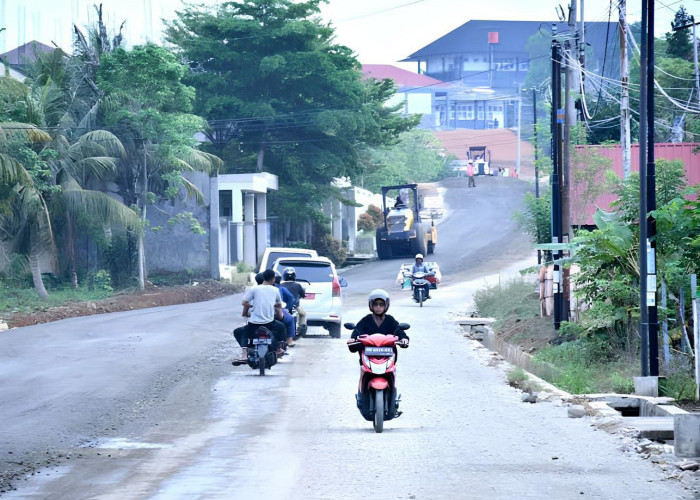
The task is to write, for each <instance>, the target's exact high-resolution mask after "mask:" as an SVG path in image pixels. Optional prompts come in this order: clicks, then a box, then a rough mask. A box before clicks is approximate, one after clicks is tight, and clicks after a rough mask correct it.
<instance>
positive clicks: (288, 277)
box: [282, 267, 297, 281]
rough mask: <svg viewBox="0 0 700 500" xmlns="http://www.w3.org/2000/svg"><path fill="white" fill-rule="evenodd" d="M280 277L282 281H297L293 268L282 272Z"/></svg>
mask: <svg viewBox="0 0 700 500" xmlns="http://www.w3.org/2000/svg"><path fill="white" fill-rule="evenodd" d="M282 277H283V278H284V281H294V280H296V279H297V272H296V270H295V269H294V268H293V267H287V268H285V270H284V271H283V272H282Z"/></svg>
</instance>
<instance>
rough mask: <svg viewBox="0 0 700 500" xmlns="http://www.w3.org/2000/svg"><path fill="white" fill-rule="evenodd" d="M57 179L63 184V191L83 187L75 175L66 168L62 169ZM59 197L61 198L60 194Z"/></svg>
mask: <svg viewBox="0 0 700 500" xmlns="http://www.w3.org/2000/svg"><path fill="white" fill-rule="evenodd" d="M56 181H57V182H58V184H59V185H60V186H61V191H62V192H66V191H71V190H76V189H82V187H80V183H79V182H78V181H77V180H75V177H73V176H72V175H71V174H70V173H68V172H67V171H66V170H62V171H61V172H60V174H59V175H58V178H57V179H56ZM57 199H61V197H60V196H58V197H57Z"/></svg>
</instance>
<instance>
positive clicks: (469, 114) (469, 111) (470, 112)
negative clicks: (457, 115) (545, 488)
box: [466, 104, 474, 120]
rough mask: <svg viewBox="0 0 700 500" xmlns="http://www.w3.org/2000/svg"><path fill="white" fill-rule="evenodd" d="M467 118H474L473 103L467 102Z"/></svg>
mask: <svg viewBox="0 0 700 500" xmlns="http://www.w3.org/2000/svg"><path fill="white" fill-rule="evenodd" d="M466 107H467V118H466V119H467V120H473V119H474V105H473V104H467V105H466Z"/></svg>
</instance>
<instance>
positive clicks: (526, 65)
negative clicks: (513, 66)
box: [518, 61, 530, 71]
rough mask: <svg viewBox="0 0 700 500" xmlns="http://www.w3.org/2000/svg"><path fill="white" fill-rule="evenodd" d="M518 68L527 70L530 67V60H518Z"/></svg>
mask: <svg viewBox="0 0 700 500" xmlns="http://www.w3.org/2000/svg"><path fill="white" fill-rule="evenodd" d="M518 69H519V70H520V71H528V70H529V69H530V61H520V64H519V65H518Z"/></svg>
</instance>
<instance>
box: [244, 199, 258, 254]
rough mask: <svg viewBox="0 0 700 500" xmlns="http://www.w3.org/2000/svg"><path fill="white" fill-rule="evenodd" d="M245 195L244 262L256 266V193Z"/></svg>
mask: <svg viewBox="0 0 700 500" xmlns="http://www.w3.org/2000/svg"><path fill="white" fill-rule="evenodd" d="M243 196H244V205H243V262H245V264H246V265H248V266H252V267H255V266H256V264H257V256H256V252H255V193H245V194H244V195H243Z"/></svg>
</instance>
